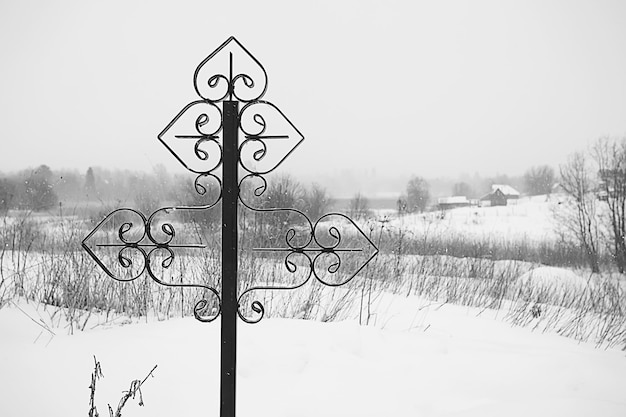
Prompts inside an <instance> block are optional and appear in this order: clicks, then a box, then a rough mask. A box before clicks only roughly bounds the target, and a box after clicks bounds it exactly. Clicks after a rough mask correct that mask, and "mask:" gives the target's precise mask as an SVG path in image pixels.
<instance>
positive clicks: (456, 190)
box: [452, 182, 474, 198]
mask: <svg viewBox="0 0 626 417" xmlns="http://www.w3.org/2000/svg"><path fill="white" fill-rule="evenodd" d="M452 195H463V196H465V197H467V198H471V197H472V196H473V195H474V190H473V189H472V186H471V185H469V184H468V183H466V182H457V183H455V184H454V186H453V187H452Z"/></svg>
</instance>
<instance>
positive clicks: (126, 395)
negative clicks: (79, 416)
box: [89, 356, 157, 417]
mask: <svg viewBox="0 0 626 417" xmlns="http://www.w3.org/2000/svg"><path fill="white" fill-rule="evenodd" d="M93 360H94V370H93V373H92V374H91V385H89V391H90V395H89V417H99V416H100V414H99V413H98V408H97V407H96V404H95V397H96V381H97V380H98V379H100V378H104V375H103V374H102V368H101V366H100V362H98V360H97V359H96V357H95V356H94V357H93ZM156 367H157V365H154V367H153V368H152V370H150V372H148V375H146V377H145V378H144V379H143V380H139V379H135V380H133V381H132V382H131V383H130V388H128V390H127V391H123V393H122V398H120V401H119V403H118V404H117V410H115V411H113V408H112V407H111V405H110V404H107V406H108V407H109V417H122V408H124V406H125V405H126V402H127V401H128V400H129V399H131V398H132V399H135V395H137V394H139V403H138V404H139V405H140V406H143V396H142V395H141V386H142V385H143V384H144V382H146V380H147V379H148V377H150V376H153V375H152V373H153V372H154V370H155V369H156Z"/></svg>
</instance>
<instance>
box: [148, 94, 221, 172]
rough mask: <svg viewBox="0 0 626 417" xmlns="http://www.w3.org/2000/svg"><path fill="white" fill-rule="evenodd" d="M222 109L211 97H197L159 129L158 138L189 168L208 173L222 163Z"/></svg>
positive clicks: (192, 170) (193, 170)
mask: <svg viewBox="0 0 626 417" xmlns="http://www.w3.org/2000/svg"><path fill="white" fill-rule="evenodd" d="M221 130H222V111H221V110H220V108H219V107H218V106H216V105H215V104H213V103H210V102H208V101H194V102H193V103H190V104H188V105H187V106H185V108H183V109H182V110H181V111H180V113H178V114H177V115H176V117H174V119H173V120H172V121H171V122H170V123H169V124H168V125H167V126H166V127H165V129H163V131H162V132H161V133H159V135H158V138H159V140H160V141H161V142H162V143H163V145H165V147H166V148H167V149H168V150H169V151H170V152H171V153H172V155H174V157H176V159H177V160H178V161H179V162H180V163H181V164H182V165H183V166H184V167H185V168H186V169H188V170H189V171H191V172H195V173H196V174H206V173H210V172H212V171H214V170H215V169H217V168H218V167H219V166H220V165H221V164H222V157H223V155H222V153H223V152H222V145H221V143H220V140H221V139H220V137H221Z"/></svg>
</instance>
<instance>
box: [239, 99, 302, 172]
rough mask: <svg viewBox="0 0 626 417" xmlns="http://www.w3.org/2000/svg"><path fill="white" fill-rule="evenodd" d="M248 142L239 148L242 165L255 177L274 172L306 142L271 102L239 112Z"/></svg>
mask: <svg viewBox="0 0 626 417" xmlns="http://www.w3.org/2000/svg"><path fill="white" fill-rule="evenodd" d="M239 118H240V126H239V128H240V129H241V131H242V132H243V133H244V135H245V140H244V141H243V142H242V143H241V145H239V154H240V159H239V163H240V164H241V166H242V167H243V169H245V170H246V171H248V172H249V173H251V174H259V175H265V174H269V173H270V172H272V171H274V170H275V169H276V168H278V167H279V166H280V165H281V164H282V163H283V162H284V161H285V159H287V157H289V155H291V154H292V153H293V152H294V151H295V150H296V148H297V147H298V146H299V145H300V144H301V143H302V141H303V140H304V136H302V133H300V131H299V130H298V129H297V128H296V127H295V126H294V124H293V123H291V121H290V120H289V119H288V118H287V116H285V115H284V113H283V112H282V111H280V109H279V108H278V107H276V106H275V105H273V104H272V103H270V102H269V101H263V100H258V101H253V102H251V103H248V104H246V105H245V106H244V107H243V108H242V109H241V111H240V113H239Z"/></svg>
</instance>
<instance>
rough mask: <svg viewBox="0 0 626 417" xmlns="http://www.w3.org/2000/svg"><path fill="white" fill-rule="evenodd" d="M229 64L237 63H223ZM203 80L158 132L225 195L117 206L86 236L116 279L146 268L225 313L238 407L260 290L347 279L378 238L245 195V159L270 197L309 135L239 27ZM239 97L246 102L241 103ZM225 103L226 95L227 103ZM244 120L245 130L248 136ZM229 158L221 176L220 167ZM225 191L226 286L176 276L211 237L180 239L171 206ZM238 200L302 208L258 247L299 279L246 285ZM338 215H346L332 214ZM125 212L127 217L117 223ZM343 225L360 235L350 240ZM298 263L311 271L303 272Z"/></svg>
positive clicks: (228, 403) (226, 389) (224, 385)
mask: <svg viewBox="0 0 626 417" xmlns="http://www.w3.org/2000/svg"><path fill="white" fill-rule="evenodd" d="M235 55H236V56H237V57H238V59H239V60H240V61H238V62H240V63H241V66H242V68H246V69H247V70H248V71H250V73H247V72H246V71H241V70H240V69H239V68H240V67H237V68H235V67H234V61H235V59H234V57H235ZM226 64H227V65H226ZM216 66H217V67H216ZM225 68H228V71H224V69H225ZM194 86H195V89H196V92H197V93H198V95H199V96H200V97H201V100H199V101H194V102H192V103H189V104H188V105H187V106H186V107H185V108H183V110H181V111H180V113H178V115H177V116H176V117H175V118H174V119H173V120H172V121H171V122H170V123H169V125H167V127H166V128H165V129H164V130H163V131H162V132H161V133H160V134H159V136H158V138H159V140H160V141H161V142H162V143H163V144H164V145H165V146H166V147H167V149H168V150H169V151H170V152H171V153H172V155H174V156H175V157H176V159H177V160H178V161H179V162H180V163H181V164H182V165H183V166H184V167H185V168H187V169H188V170H189V171H191V172H194V173H195V174H197V175H198V176H197V178H196V180H195V181H194V187H195V190H196V191H197V192H198V194H200V195H205V194H206V193H207V187H205V185H203V184H202V181H204V180H212V181H216V182H217V183H218V184H219V186H220V188H221V190H220V191H221V192H220V195H219V198H218V199H217V200H215V201H213V202H212V203H210V204H208V203H207V204H204V205H193V206H171V207H162V208H159V209H157V210H155V211H154V212H153V213H151V214H150V215H145V214H143V213H141V212H139V211H137V210H134V209H130V208H120V209H117V210H114V211H113V212H111V213H110V214H109V215H108V216H106V217H105V218H104V219H102V220H101V221H100V223H98V224H97V225H96V227H95V228H94V229H93V230H92V231H91V232H90V233H89V234H88V235H87V237H85V239H83V242H82V246H83V248H84V249H85V250H86V251H87V253H88V254H89V255H90V256H91V257H92V258H93V259H94V260H95V261H96V263H97V264H98V265H99V266H100V267H101V268H102V270H103V271H104V272H105V273H106V274H107V275H108V276H109V277H111V278H113V279H115V280H118V281H133V280H135V279H137V278H139V276H141V275H142V274H144V272H145V273H146V275H147V276H148V277H149V278H150V279H152V281H154V282H155V283H157V284H159V285H163V286H166V287H180V288H189V289H196V290H202V291H203V296H202V298H201V299H200V300H198V301H197V302H196V304H195V305H194V308H193V314H194V316H195V317H196V319H198V320H200V321H203V322H211V321H213V320H216V319H217V317H219V316H220V315H221V318H222V328H221V345H220V352H221V365H220V417H235V405H236V403H235V382H236V369H237V318H238V317H239V318H241V319H242V320H243V321H244V322H246V323H258V322H259V321H260V320H261V319H262V318H263V316H264V314H265V308H264V307H263V302H262V300H258V299H255V298H252V295H251V294H253V293H254V292H255V291H261V290H263V291H267V290H295V289H298V288H301V287H302V286H304V285H305V284H306V283H307V282H309V281H311V280H315V281H318V282H319V283H321V284H323V285H326V286H330V287H339V286H341V285H344V284H347V283H348V282H350V281H351V280H352V279H353V278H354V277H355V276H356V275H357V274H358V273H359V272H360V271H361V270H362V269H363V268H365V266H366V265H367V264H368V263H369V262H370V261H371V260H372V259H373V258H374V257H375V256H376V254H377V253H378V248H376V246H375V245H374V243H373V242H372V241H371V240H370V239H369V238H368V237H367V236H366V235H365V233H363V231H362V230H361V229H360V228H359V226H358V225H357V224H356V223H355V222H354V221H353V220H351V219H350V218H349V217H347V216H346V215H344V214H342V213H328V214H325V215H323V216H321V217H320V218H318V219H317V220H316V221H311V219H309V218H308V217H307V215H306V214H305V213H303V212H301V211H300V210H297V209H294V208H280V207H277V208H258V207H255V205H254V204H252V205H250V204H251V202H250V201H248V202H246V201H244V200H243V199H242V198H241V197H242V196H240V195H239V194H240V193H239V191H240V190H239V187H240V182H239V175H238V174H239V169H240V168H241V169H242V172H244V173H245V175H244V176H243V178H242V180H241V181H242V182H244V181H246V180H248V181H260V182H261V185H260V186H258V187H257V188H255V189H254V195H255V197H257V198H258V197H261V195H262V194H263V193H264V192H265V190H266V188H267V181H266V180H265V178H264V176H265V175H267V174H269V173H271V172H273V171H274V170H275V169H276V168H277V167H278V166H279V165H281V164H282V162H283V161H284V160H285V159H286V158H287V157H288V156H289V155H291V153H292V152H293V151H294V149H295V148H296V147H298V145H299V144H300V143H301V142H302V141H303V140H304V137H303V136H302V134H301V133H300V132H299V131H298V129H296V127H295V126H294V125H293V124H292V123H291V122H290V121H289V119H287V117H286V116H285V115H284V114H283V113H282V112H281V111H280V110H279V109H278V108H277V107H276V106H274V105H273V104H272V103H270V102H268V101H265V100H261V97H262V96H263V95H264V94H265V90H266V88H267V74H266V73H265V69H263V66H261V64H260V63H259V62H258V61H257V60H256V58H254V57H253V56H252V55H251V54H250V53H249V52H248V51H247V50H246V49H245V48H244V47H243V45H241V44H240V43H239V42H238V41H237V40H236V39H235V38H234V37H230V38H229V39H228V40H227V41H226V42H224V43H223V44H222V45H221V46H220V47H219V48H217V49H216V50H215V51H214V52H213V53H212V54H211V55H209V56H208V57H207V58H206V59H205V60H204V61H203V62H202V63H201V64H200V65H199V66H198V68H197V69H196V72H195V74H194ZM240 102H242V103H245V104H244V105H243V106H242V108H241V110H240V109H239V103H240ZM219 103H222V109H221V111H220V109H219V107H218V105H219ZM239 130H241V132H242V143H241V144H239ZM220 139H221V144H220ZM246 146H247V148H246ZM244 148H245V149H248V151H250V152H251V153H252V155H248V157H247V159H248V160H246V158H245V157H244V156H245V155H246V150H245V149H244ZM251 163H252V164H254V166H252V165H251ZM220 165H221V167H222V179H221V180H220V179H219V177H218V176H217V175H216V174H215V173H214V171H216V170H217V169H219V167H220ZM219 201H221V203H222V276H221V281H222V288H221V291H218V290H217V289H216V288H214V287H212V286H211V285H210V283H209V282H207V281H208V278H207V277H203V279H206V280H207V281H203V282H192V283H185V282H182V280H181V281H178V280H176V279H175V277H176V275H177V273H178V272H177V271H178V270H177V268H176V267H172V264H173V261H174V259H175V258H177V257H178V256H179V255H177V254H176V253H175V252H176V251H179V250H191V249H202V248H205V247H206V245H204V244H198V243H184V241H183V242H179V241H176V240H175V238H176V230H175V229H176V227H182V228H183V230H184V226H183V225H180V226H179V225H178V224H177V223H176V222H175V220H176V219H175V218H174V219H169V220H168V219H167V216H168V215H172V214H174V213H177V212H197V211H204V210H209V209H211V208H213V207H215V206H216V205H217V204H218V202H219ZM239 203H241V207H242V209H245V210H250V211H252V212H255V213H261V214H265V215H268V214H271V213H278V214H283V215H284V214H289V215H292V216H295V217H299V218H300V225H299V227H298V228H295V227H289V228H287V229H286V230H284V231H282V232H283V233H285V235H284V237H285V239H284V244H283V246H282V247H269V248H255V249H253V250H255V251H259V252H283V253H285V254H286V256H285V261H284V265H285V268H286V269H287V271H288V272H289V273H290V274H295V275H294V277H295V278H294V279H295V282H290V281H289V280H287V282H285V283H279V284H278V285H267V284H265V285H257V286H250V287H248V288H247V289H246V290H245V291H243V292H242V293H241V294H239V292H238V290H239V285H238V278H237V273H238V271H237V269H238V268H237V266H238V243H239V242H238V230H239V227H238V226H239V225H238V220H237V214H238V207H239ZM161 217H164V218H161ZM116 218H117V219H118V220H117V221H116ZM160 218H161V219H160ZM331 218H336V219H337V220H339V222H338V223H337V224H330V222H329V220H330V219H331ZM131 219H132V220H131ZM120 222H121V225H119V227H118V226H115V225H116V224H120ZM111 224H112V225H114V226H113V227H114V228H115V227H117V228H118V230H117V234H115V233H113V234H112V233H110V231H109V230H108V229H107V228H106V227H105V225H111ZM307 226H308V230H307ZM341 230H344V232H343V233H344V234H345V235H346V236H350V237H351V238H350V239H343V240H342V232H341ZM111 240H113V242H110V241H111ZM110 251H113V252H115V251H117V256H115V254H113V256H111V255H112V254H111V253H110ZM359 254H360V255H361V256H362V259H361V261H360V262H343V263H342V261H341V257H340V255H343V256H348V257H349V256H352V255H357V256H358V255H359ZM181 258H182V257H181ZM183 259H184V258H183ZM297 260H299V261H297ZM298 271H303V273H301V274H300V275H298V274H296V272H298ZM242 300H244V302H246V301H245V300H248V302H250V301H251V303H250V304H249V305H250V310H251V311H252V312H253V313H254V314H256V315H255V316H253V317H246V314H245V311H246V308H245V306H243V304H242ZM216 306H217V308H216Z"/></svg>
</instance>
